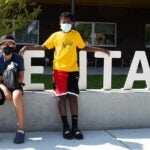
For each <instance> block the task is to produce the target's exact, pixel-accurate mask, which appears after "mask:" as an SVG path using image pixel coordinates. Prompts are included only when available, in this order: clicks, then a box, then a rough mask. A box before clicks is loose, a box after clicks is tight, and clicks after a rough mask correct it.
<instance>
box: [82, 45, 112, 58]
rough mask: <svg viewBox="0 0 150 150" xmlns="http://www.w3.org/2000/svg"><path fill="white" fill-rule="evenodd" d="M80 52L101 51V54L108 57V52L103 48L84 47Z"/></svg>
mask: <svg viewBox="0 0 150 150" xmlns="http://www.w3.org/2000/svg"><path fill="white" fill-rule="evenodd" d="M82 50H86V51H87V52H95V51H101V52H104V53H106V54H107V55H108V56H109V55H110V51H109V50H108V49H105V48H99V47H92V46H85V47H84V48H83V49H82Z"/></svg>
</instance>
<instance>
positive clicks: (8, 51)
mask: <svg viewBox="0 0 150 150" xmlns="http://www.w3.org/2000/svg"><path fill="white" fill-rule="evenodd" d="M13 52H14V48H13V47H9V46H7V47H5V48H3V53H4V54H5V55H10V54H13Z"/></svg>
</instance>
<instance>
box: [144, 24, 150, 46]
mask: <svg viewBox="0 0 150 150" xmlns="http://www.w3.org/2000/svg"><path fill="white" fill-rule="evenodd" d="M145 47H147V48H150V24H146V25H145Z"/></svg>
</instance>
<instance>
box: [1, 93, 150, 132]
mask: <svg viewBox="0 0 150 150" xmlns="http://www.w3.org/2000/svg"><path fill="white" fill-rule="evenodd" d="M24 103H25V110H26V129H27V131H47V130H60V129H61V121H60V118H59V112H58V109H57V99H56V98H55V97H54V96H53V94H52V91H25V93H24ZM69 114H70V113H69ZM149 116H150V92H149V91H148V90H129V91H121V90H110V91H102V90H97V91H96V90H89V91H84V92H81V94H80V96H79V127H80V129H85V130H96V129H118V128H145V127H150V117H149ZM69 121H70V120H69ZM14 130H16V120H15V112H14V109H13V106H12V104H11V103H10V102H6V103H5V104H4V105H3V106H1V108H0V131H14Z"/></svg>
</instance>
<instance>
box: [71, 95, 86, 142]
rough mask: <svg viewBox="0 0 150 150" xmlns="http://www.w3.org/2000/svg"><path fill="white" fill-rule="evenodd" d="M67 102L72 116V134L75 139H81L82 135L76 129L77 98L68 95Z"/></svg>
mask: <svg viewBox="0 0 150 150" xmlns="http://www.w3.org/2000/svg"><path fill="white" fill-rule="evenodd" d="M68 100H69V104H70V109H71V114H72V134H73V136H74V138H75V139H78V140H81V139H83V134H82V133H81V131H80V130H79V129H78V101H77V96H74V95H71V94H69V95H68Z"/></svg>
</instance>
